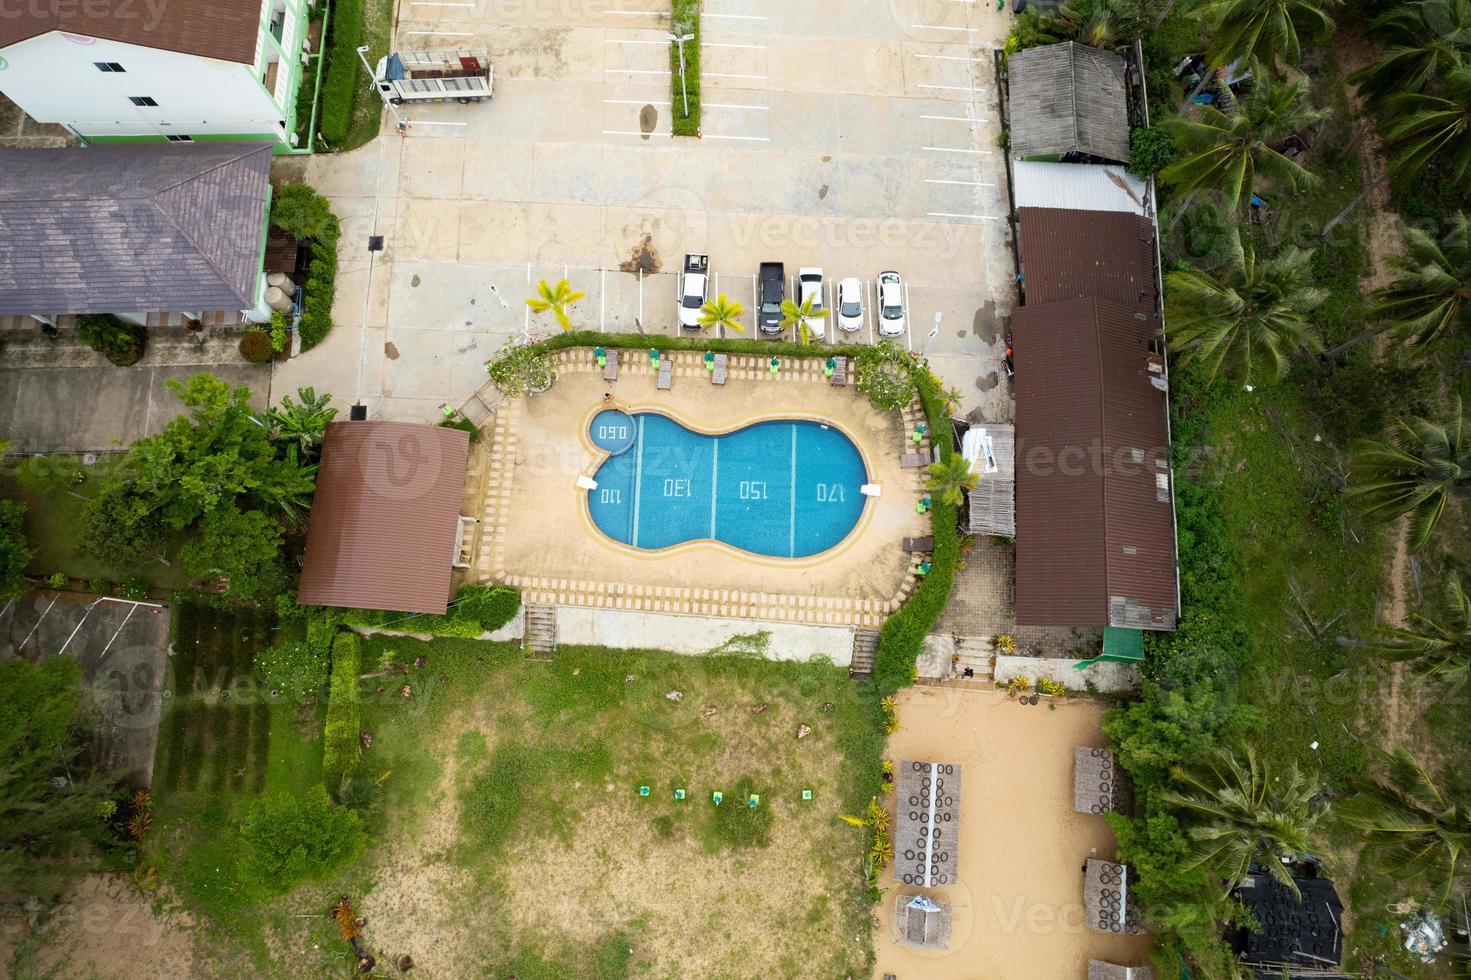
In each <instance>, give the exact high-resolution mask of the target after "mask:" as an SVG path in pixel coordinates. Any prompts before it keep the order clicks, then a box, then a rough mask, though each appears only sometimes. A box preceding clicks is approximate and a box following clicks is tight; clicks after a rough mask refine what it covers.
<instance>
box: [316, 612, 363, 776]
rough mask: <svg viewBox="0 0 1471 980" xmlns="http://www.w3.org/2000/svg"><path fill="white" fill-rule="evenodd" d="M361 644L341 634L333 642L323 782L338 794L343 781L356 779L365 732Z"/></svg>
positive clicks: (352, 634) (358, 640) (351, 635)
mask: <svg viewBox="0 0 1471 980" xmlns="http://www.w3.org/2000/svg"><path fill="white" fill-rule="evenodd" d="M361 646H362V641H361V640H360V639H359V638H358V636H357V634H356V633H348V632H342V633H338V634H337V636H336V638H335V639H333V641H332V686H331V688H330V689H329V691H328V693H327V725H326V729H325V731H324V734H323V736H322V782H323V784H325V786H326V787H327V789H328V790H330V791H332V792H334V793H335V792H336V791H337V788H338V787H339V786H341V785H342V781H343V780H344V779H351V778H352V777H353V776H355V775H357V769H358V759H359V757H360V752H361V750H360V748H359V744H358V733H359V732H360V731H361V730H362V717H361V709H360V708H359V706H358V674H360V673H361V672H362V664H361V659H362V655H361Z"/></svg>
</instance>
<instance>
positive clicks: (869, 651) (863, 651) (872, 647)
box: [848, 630, 879, 677]
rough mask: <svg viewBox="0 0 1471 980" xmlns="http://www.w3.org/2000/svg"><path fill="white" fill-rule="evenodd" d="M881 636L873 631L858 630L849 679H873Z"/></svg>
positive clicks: (855, 636) (855, 635)
mask: <svg viewBox="0 0 1471 980" xmlns="http://www.w3.org/2000/svg"><path fill="white" fill-rule="evenodd" d="M878 649H879V635H878V634H877V633H875V632H874V631H873V630H857V631H855V632H854V634H853V663H852V664H851V665H850V666H849V667H848V676H849V677H872V676H873V668H874V665H875V664H877V663H878Z"/></svg>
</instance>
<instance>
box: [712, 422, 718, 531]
mask: <svg viewBox="0 0 1471 980" xmlns="http://www.w3.org/2000/svg"><path fill="white" fill-rule="evenodd" d="M710 443H711V452H710V540H711V541H714V540H715V502H716V501H717V500H719V499H720V437H719V436H716V437H715V438H713V439H711V440H710Z"/></svg>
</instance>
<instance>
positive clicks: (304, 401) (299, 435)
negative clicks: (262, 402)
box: [266, 388, 337, 457]
mask: <svg viewBox="0 0 1471 980" xmlns="http://www.w3.org/2000/svg"><path fill="white" fill-rule="evenodd" d="M296 397H297V398H298V399H300V401H299V402H297V401H292V399H291V396H290V395H286V396H284V397H283V398H282V399H281V405H280V407H279V408H273V409H271V410H270V411H268V412H267V413H266V421H267V422H268V423H269V425H270V429H271V438H272V439H277V440H282V441H286V442H295V443H296V444H297V445H299V446H300V447H301V452H302V455H304V456H308V457H310V456H311V454H312V452H313V450H315V449H316V448H317V446H318V445H319V444H320V443H321V441H322V435H323V434H324V433H325V432H326V431H327V423H328V422H331V421H332V420H333V419H334V418H336V417H337V409H335V408H333V407H331V404H330V403H331V401H332V396H331V395H321V396H318V395H317V392H316V389H315V388H298V389H296Z"/></svg>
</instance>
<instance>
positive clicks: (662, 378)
mask: <svg viewBox="0 0 1471 980" xmlns="http://www.w3.org/2000/svg"><path fill="white" fill-rule="evenodd" d="M673 386H674V358H672V357H670V356H669V355H667V354H666V355H665V356H664V357H661V358H660V359H659V390H660V391H668V390H669V389H670V388H672V387H673Z"/></svg>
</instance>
